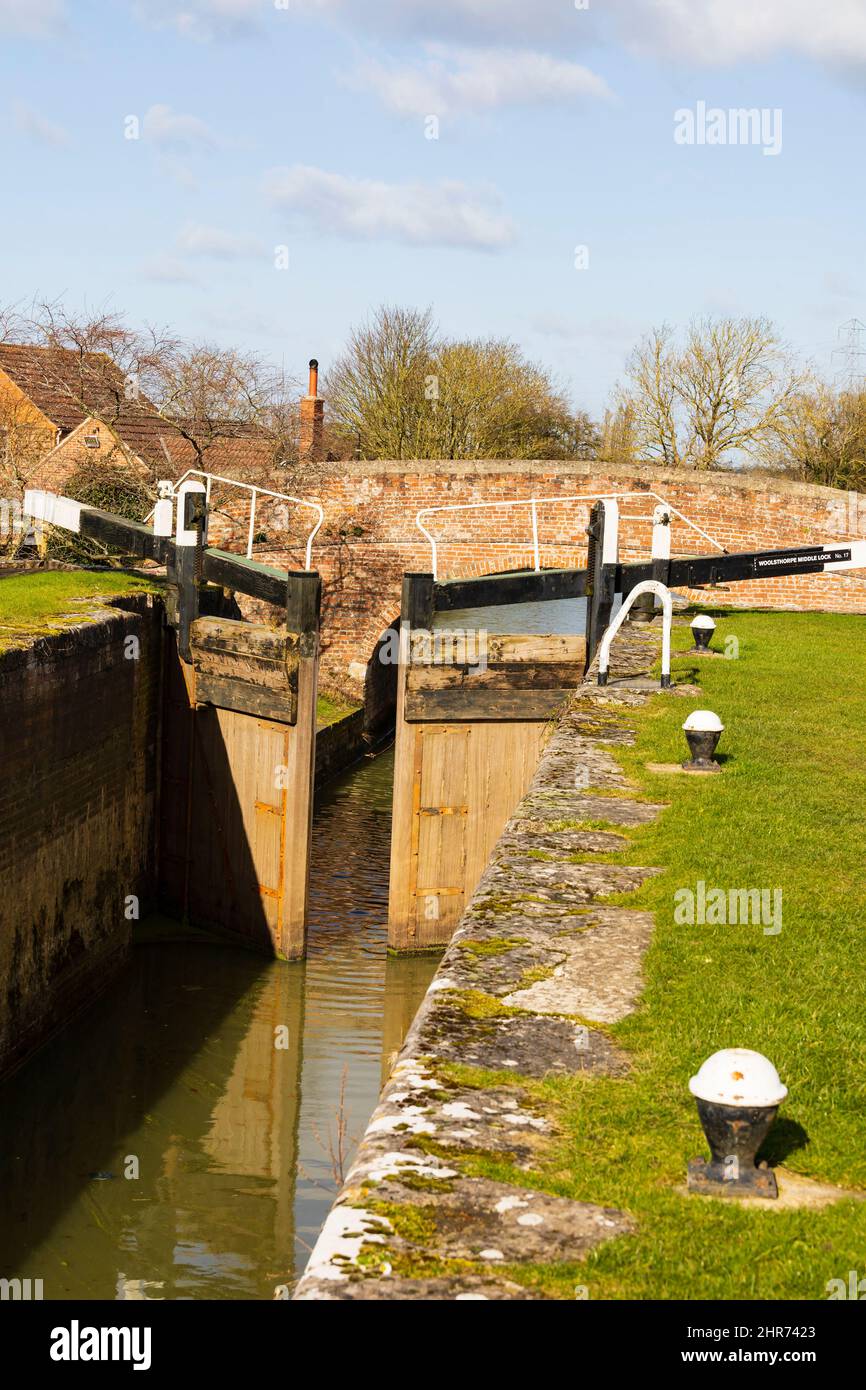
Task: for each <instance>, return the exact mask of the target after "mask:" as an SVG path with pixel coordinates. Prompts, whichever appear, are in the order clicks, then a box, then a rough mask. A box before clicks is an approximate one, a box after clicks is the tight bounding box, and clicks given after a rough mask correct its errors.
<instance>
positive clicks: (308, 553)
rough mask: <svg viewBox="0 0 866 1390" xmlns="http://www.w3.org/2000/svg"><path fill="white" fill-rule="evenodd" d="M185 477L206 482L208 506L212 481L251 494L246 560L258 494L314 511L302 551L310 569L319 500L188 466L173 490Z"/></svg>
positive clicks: (250, 549) (321, 518) (321, 512)
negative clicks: (241, 489)
mask: <svg viewBox="0 0 866 1390" xmlns="http://www.w3.org/2000/svg"><path fill="white" fill-rule="evenodd" d="M187 478H204V480H205V484H206V486H205V497H206V502H207V505H208V506H209V505H210V495H211V488H212V486H213V484H214V483H227V484H228V486H229V487H240V488H243V489H244V491H246V492H249V493H251V494H252V496H251V498H250V524H249V527H248V529H247V559H248V560H249V559H251V558H252V553H253V536H254V534H255V519H256V498H257V497H258V496H261V497H276V499H277V501H279V502H294V503H296V504H297V506H299V507H307V508H308V509H309V510H310V511H313V512H315V513H316V517H317V521H316V524H315V526H314V527H313V529H312V531H311V532H310V533H309V535H308V536H307V544H306V550H305V552H304V554H305V558H304V568H305V569H307V570H308V569H310V567H311V561H312V554H313V541H314V540H315V539H316V536H317V535H318V532H319V530H320V529H321V526H322V522H323V521H324V520H325V511H324V508H323V507H322V504H321V503H320V502H312V501H310V500H309V498H306V497H293V496H292V495H291V493H288V492H274V491H273V490H272V489H271V488H269V487H260V486H259V484H258V483H244V482H242V481H241V480H240V479H239V478H224V477H222V475H221V474H219V473H206V472H205V470H204V469H203V468H188V469H187V470H186V472H185V473H184V474H183V477H181V478H178V480H177V482H176V483H175V484H174V490H175V492H177V489H178V488H179V487H180V485H181V483H185V482H186V480H187ZM152 516H153V512H150V514H149V515H148V516H146V517H145V521H150V520H151V518H152Z"/></svg>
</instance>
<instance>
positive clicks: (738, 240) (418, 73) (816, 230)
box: [0, 0, 866, 413]
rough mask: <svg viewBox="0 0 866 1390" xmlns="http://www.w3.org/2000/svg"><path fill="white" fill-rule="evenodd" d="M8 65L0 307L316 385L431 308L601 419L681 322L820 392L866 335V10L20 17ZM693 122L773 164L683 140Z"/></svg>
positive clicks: (569, 3)
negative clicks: (863, 174)
mask: <svg viewBox="0 0 866 1390" xmlns="http://www.w3.org/2000/svg"><path fill="white" fill-rule="evenodd" d="M0 55H2V56H0V128H2V131H3V137H4V156H5V158H4V186H3V199H2V206H3V215H2V222H0V227H2V249H3V255H2V260H0V302H3V303H8V302H10V301H18V300H24V301H29V300H30V299H31V298H32V297H33V296H34V295H38V296H40V297H50V298H54V297H58V296H64V297H65V298H66V299H67V300H68V302H69V303H70V305H71V306H73V307H80V306H82V305H84V304H87V305H88V306H90V307H91V308H102V307H103V306H106V305H110V306H113V307H115V308H117V309H120V310H124V311H125V312H127V313H128V315H129V316H130V318H131V320H133V321H135V322H144V321H148V322H155V323H157V324H160V325H169V326H170V327H172V328H174V329H175V330H177V331H178V332H180V333H183V334H184V335H186V336H189V337H193V338H198V339H202V338H206V339H212V340H215V341H217V342H219V343H222V344H225V345H228V344H233V345H237V346H240V347H244V348H253V349H256V350H258V351H260V352H262V353H263V354H266V355H267V356H269V357H271V358H273V359H275V360H276V361H283V362H284V363H285V366H286V368H287V370H289V371H290V372H291V373H292V374H293V375H297V376H301V375H302V371H303V367H304V364H305V363H306V360H307V358H308V357H309V356H311V355H316V356H318V357H319V358H320V360H321V362H322V366H323V368H325V369H327V365H328V362H329V361H330V360H332V359H333V357H334V356H335V354H336V353H337V352H338V351H339V349H340V347H341V344H342V343H343V341H344V339H345V336H346V333H347V331H348V329H349V327H350V325H351V324H352V323H354V322H357V321H358V320H359V319H362V318H363V317H364V316H365V315H366V314H367V313H368V311H369V310H370V309H371V308H373V307H375V306H376V305H377V304H378V303H380V302H382V301H383V300H387V301H389V302H394V303H402V304H414V305H417V306H420V307H425V306H427V305H428V304H429V305H431V306H432V308H433V310H434V314H435V316H436V319H437V321H438V322H439V324H440V326H441V328H442V329H443V331H444V332H446V333H447V334H449V335H452V334H453V335H461V336H463V335H467V336H487V335H496V336H506V337H510V338H512V339H514V340H515V341H517V342H518V343H519V344H520V346H521V347H522V348H523V350H524V351H525V352H526V353H527V354H528V355H529V356H530V357H532V358H534V359H537V360H540V361H542V362H543V363H544V364H545V365H547V366H548V367H549V368H550V369H551V370H552V371H553V372H554V373H555V374H556V375H557V377H558V378H559V379H560V380H561V381H562V383H563V384H564V385H565V386H566V387H567V389H568V390H569V393H570V394H571V396H572V398H573V400H574V402H575V404H576V405H579V406H582V407H584V408H587V409H589V410H591V411H592V412H594V413H600V412H601V411H602V410H603V409H604V406H605V404H606V403H607V401H608V399H609V396H610V393H611V390H612V388H613V386H614V383H615V381H616V379H617V377H618V375H619V374H620V373H621V371H622V367H623V363H624V360H625V357H626V356H627V353H628V351H629V349H630V347H631V346H632V345H633V343H634V342H635V341H636V340H637V339H638V338H639V337H640V335H641V334H642V333H643V332H644V331H646V330H647V329H648V328H649V327H651V326H652V325H654V324H658V323H660V322H662V321H664V320H667V321H668V322H671V323H674V324H684V323H686V322H687V321H688V319H689V318H690V317H691V316H693V315H696V314H705V313H737V314H739V313H749V314H759V313H760V314H766V315H768V316H769V317H771V318H772V319H773V320H774V321H775V322H776V323H777V325H778V327H779V329H780V331H781V333H782V335H783V337H784V338H785V339H786V340H787V341H788V342H790V343H791V345H792V346H793V347H794V348H795V349H796V350H797V351H798V352H800V353H802V354H803V355H804V356H805V357H807V358H809V359H811V360H813V361H814V363H815V364H816V365H817V367H818V368H819V369H821V370H823V371H824V372H825V373H826V374H827V375H828V376H830V375H832V373H833V371H834V370H835V369H836V368H838V366H839V365H840V364H839V363H838V361H834V360H833V359H832V358H831V352H832V349H833V348H834V347H835V346H836V345H837V329H838V327H839V325H841V324H842V323H843V322H844V321H846V320H849V319H851V318H852V316H857V317H860V318H863V319H864V320H866V282H864V279H866V277H864V269H863V228H864V216H863V211H864V208H863V204H864V196H866V195H864V190H863V181H862V180H861V179H860V178H859V177H858V175H859V163H860V160H859V152H860V148H861V144H862V140H863V135H864V119H863V117H864V103H866V4H864V3H863V0H824V2H823V4H822V5H821V6H816V5H815V4H814V3H812V0H589V4H588V7H587V8H582V9H578V8H577V7H576V6H575V4H574V0H534V3H526V2H525V0H287V3H286V7H285V8H282V7H280V3H279V0H278V3H277V4H274V3H273V0H188V3H186V4H183V3H175V0H113V3H111V4H108V3H97V0H89V2H88V0H77V2H76V3H74V4H73V3H72V2H71V0H68V3H64V0H0ZM699 102H704V103H706V105H707V106H708V107H710V108H721V109H722V110H723V111H728V110H729V109H730V108H741V107H742V108H762V109H763V108H766V109H767V110H768V111H769V112H773V111H775V110H776V109H778V110H780V111H781V113H782V115H781V120H782V126H781V132H782V142H781V151H780V152H779V153H778V154H777V155H767V154H764V152H763V149H762V147H761V145H760V144H743V143H740V144H732V143H728V144H724V145H718V144H717V145H708V144H701V145H699V144H691V145H688V144H685V145H684V144H678V143H677V142H676V141H675V139H674V130H675V112H677V111H678V110H683V109H686V110H692V111H696V110H697V106H698V103H699ZM431 116H435V117H436V118H437V120H438V139H429V138H427V134H428V133H429V132H430V129H431V126H430V122H429V117H431ZM130 117H132V118H135V121H137V123H138V126H137V134H138V138H137V139H128V138H126V134H127V132H128V131H132V132H133V133H135V130H136V127H135V123H134V122H130V120H129V118H130ZM578 246H585V247H587V248H588V259H589V264H588V267H587V268H586V269H576V268H575V248H576V247H578ZM278 247H286V248H288V262H289V264H288V269H278V268H277V267H276V266H275V251H276V248H278ZM864 342H866V335H864Z"/></svg>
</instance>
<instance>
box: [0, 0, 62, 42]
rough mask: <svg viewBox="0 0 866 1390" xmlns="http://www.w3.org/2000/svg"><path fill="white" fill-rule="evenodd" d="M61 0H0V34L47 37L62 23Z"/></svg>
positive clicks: (29, 37)
mask: <svg viewBox="0 0 866 1390" xmlns="http://www.w3.org/2000/svg"><path fill="white" fill-rule="evenodd" d="M64 20H65V5H64V4H63V0H0V34H17V35H20V36H21V37H22V38H26V39H47V38H51V37H52V35H54V34H58V33H59V32H60V31H61V30H62V28H63V25H64Z"/></svg>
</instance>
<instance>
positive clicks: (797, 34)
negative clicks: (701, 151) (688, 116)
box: [613, 0, 866, 66]
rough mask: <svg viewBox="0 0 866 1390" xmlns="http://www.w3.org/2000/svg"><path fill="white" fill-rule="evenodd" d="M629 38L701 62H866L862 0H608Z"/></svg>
mask: <svg viewBox="0 0 866 1390" xmlns="http://www.w3.org/2000/svg"><path fill="white" fill-rule="evenodd" d="M613 5H614V8H615V10H616V11H617V12H618V13H619V15H620V16H621V18H622V20H623V21H626V22H627V24H624V25H623V29H624V30H626V29H627V32H628V33H629V35H630V38H631V39H632V41H633V43H634V44H635V45H636V46H638V47H642V48H646V49H649V50H651V51H653V52H656V53H660V54H662V55H664V56H666V57H675V58H682V59H685V60H687V61H690V62H693V63H696V64H700V65H702V66H704V65H705V66H717V65H721V64H726V63H736V62H745V61H760V60H763V59H768V58H772V57H774V56H775V55H776V54H780V53H795V54H799V55H801V56H803V57H806V58H813V59H817V60H819V61H821V62H827V63H833V64H847V63H862V62H864V61H866V6H864V5H863V2H862V0H823V2H822V3H821V4H816V3H815V0H613Z"/></svg>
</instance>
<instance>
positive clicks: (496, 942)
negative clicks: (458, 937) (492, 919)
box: [458, 936, 528, 958]
mask: <svg viewBox="0 0 866 1390" xmlns="http://www.w3.org/2000/svg"><path fill="white" fill-rule="evenodd" d="M458 944H459V946H460V949H461V951H468V952H469V954H470V955H473V956H479V957H481V958H483V957H485V956H504V955H506V954H507V953H508V952H509V951H515V950H517V948H518V946H526V945H527V944H528V943H527V939H526V937H525V936H492V937H489V938H488V939H487V940H486V941H485V940H477V939H475V938H470V939H469V940H468V941H461V942H459V943H458Z"/></svg>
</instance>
